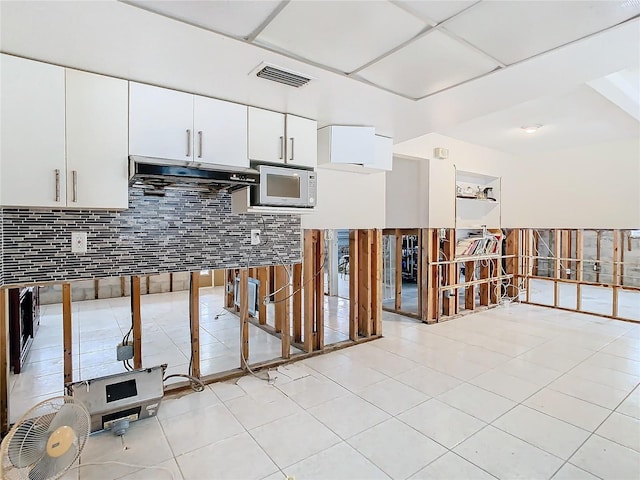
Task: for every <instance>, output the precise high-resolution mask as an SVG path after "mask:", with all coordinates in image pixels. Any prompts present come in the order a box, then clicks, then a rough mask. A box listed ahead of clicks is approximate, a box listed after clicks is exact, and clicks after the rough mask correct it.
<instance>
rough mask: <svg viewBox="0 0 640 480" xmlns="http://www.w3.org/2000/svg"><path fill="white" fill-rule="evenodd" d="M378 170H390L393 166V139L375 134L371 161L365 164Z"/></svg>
mask: <svg viewBox="0 0 640 480" xmlns="http://www.w3.org/2000/svg"><path fill="white" fill-rule="evenodd" d="M367 166H368V167H370V168H376V169H378V170H391V169H392V167H393V139H391V138H388V137H382V136H380V135H376V136H375V152H374V155H373V162H371V163H370V164H368V165H367Z"/></svg>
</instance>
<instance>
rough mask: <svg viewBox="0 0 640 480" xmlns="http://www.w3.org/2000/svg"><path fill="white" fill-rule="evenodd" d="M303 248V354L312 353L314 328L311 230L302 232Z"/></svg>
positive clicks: (313, 267) (313, 262)
mask: <svg viewBox="0 0 640 480" xmlns="http://www.w3.org/2000/svg"><path fill="white" fill-rule="evenodd" d="M303 243H304V248H303V258H302V270H303V273H302V279H303V282H304V291H303V313H304V314H303V322H304V335H303V338H302V341H303V344H304V351H305V352H312V351H313V326H314V318H313V317H314V313H315V312H314V308H313V307H314V298H315V297H314V292H313V272H314V270H315V258H314V256H313V253H314V248H313V230H305V231H304V242H303Z"/></svg>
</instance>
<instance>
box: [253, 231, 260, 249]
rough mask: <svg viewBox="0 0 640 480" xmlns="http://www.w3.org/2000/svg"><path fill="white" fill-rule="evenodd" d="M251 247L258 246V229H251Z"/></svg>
mask: <svg viewBox="0 0 640 480" xmlns="http://www.w3.org/2000/svg"><path fill="white" fill-rule="evenodd" d="M251 245H260V229H258V228H252V229H251Z"/></svg>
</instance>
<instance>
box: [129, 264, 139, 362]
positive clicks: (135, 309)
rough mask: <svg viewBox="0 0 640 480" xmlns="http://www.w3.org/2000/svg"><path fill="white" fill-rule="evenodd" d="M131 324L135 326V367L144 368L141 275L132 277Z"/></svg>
mask: <svg viewBox="0 0 640 480" xmlns="http://www.w3.org/2000/svg"><path fill="white" fill-rule="evenodd" d="M130 284H131V285H130V286H131V295H130V298H129V301H130V302H131V326H132V327H133V368H136V369H137V368H142V313H141V306H140V277H138V276H133V277H131V279H130Z"/></svg>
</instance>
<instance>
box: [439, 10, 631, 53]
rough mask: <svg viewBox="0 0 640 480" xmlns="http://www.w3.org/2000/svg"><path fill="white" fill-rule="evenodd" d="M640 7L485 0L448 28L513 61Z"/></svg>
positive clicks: (610, 22)
mask: <svg viewBox="0 0 640 480" xmlns="http://www.w3.org/2000/svg"><path fill="white" fill-rule="evenodd" d="M638 13H640V2H629V1H626V2H625V1H549V2H541V1H518V2H513V1H510V2H503V1H485V2H481V3H480V4H478V5H476V6H474V7H473V8H470V9H469V10H467V11H465V12H463V13H461V14H460V15H459V16H457V17H455V18H453V19H452V20H451V21H450V22H448V23H447V24H446V26H445V27H444V28H445V29H446V30H448V31H450V32H452V33H454V34H456V35H458V36H459V37H461V38H463V39H465V40H467V41H468V42H470V43H472V44H473V45H475V46H477V47H478V48H480V49H481V50H483V51H485V52H487V53H489V54H490V55H492V56H494V57H495V58H497V59H499V60H501V61H502V62H504V63H506V64H512V63H515V62H518V61H520V60H524V59H525V58H529V57H531V56H533V55H536V54H539V53H542V52H545V51H547V50H551V49H553V48H556V47H559V46H561V45H564V44H566V43H568V42H571V41H573V40H577V39H579V38H582V37H584V36H586V35H589V34H591V33H595V32H597V31H600V30H602V29H605V28H607V27H610V26H612V25H615V24H617V23H619V22H622V21H624V20H626V19H629V18H631V17H633V16H635V15H637V14H638Z"/></svg>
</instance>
